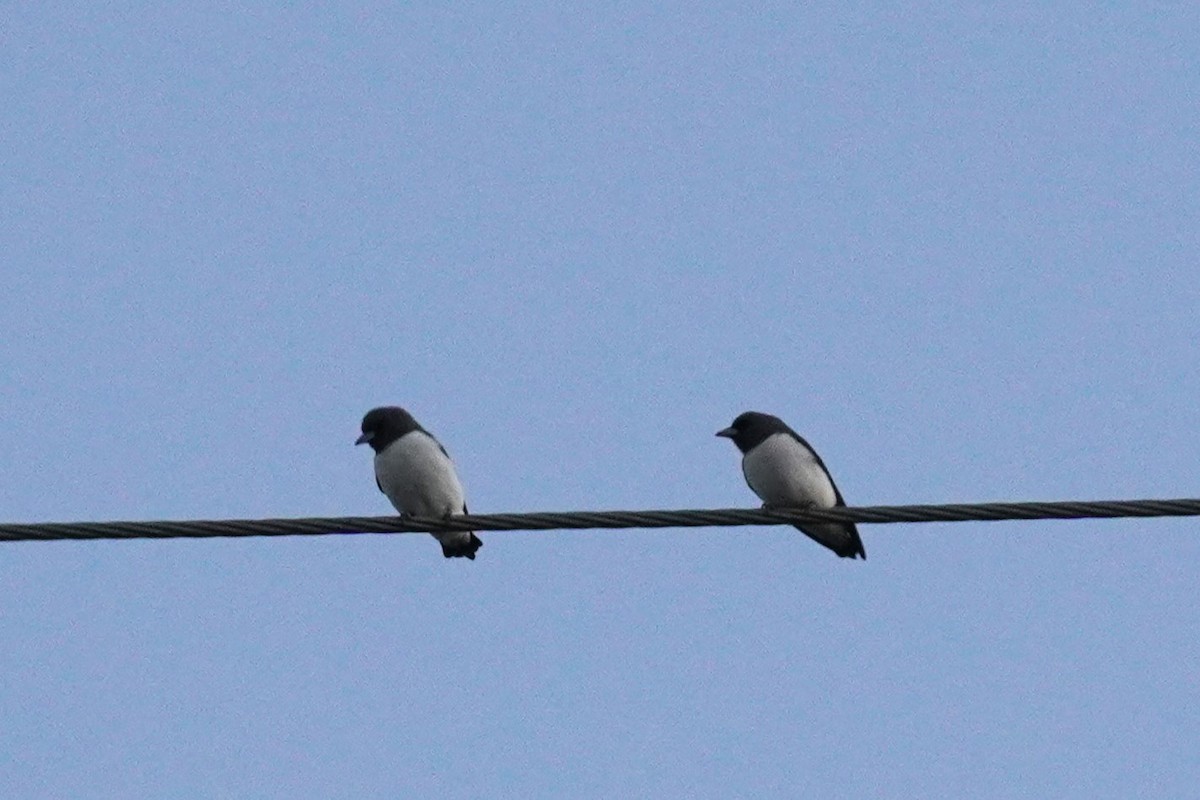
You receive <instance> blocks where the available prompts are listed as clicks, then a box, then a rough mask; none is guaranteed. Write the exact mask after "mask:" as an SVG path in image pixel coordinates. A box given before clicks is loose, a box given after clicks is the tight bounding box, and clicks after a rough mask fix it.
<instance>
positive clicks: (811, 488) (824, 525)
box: [717, 411, 867, 559]
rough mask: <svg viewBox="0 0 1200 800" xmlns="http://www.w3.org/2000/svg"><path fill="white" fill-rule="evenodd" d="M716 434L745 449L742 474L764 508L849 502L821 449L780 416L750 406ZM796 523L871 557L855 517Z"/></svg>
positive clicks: (836, 547)
mask: <svg viewBox="0 0 1200 800" xmlns="http://www.w3.org/2000/svg"><path fill="white" fill-rule="evenodd" d="M717 436H722V437H724V438H726V439H731V440H732V441H733V443H734V444H735V445H737V448H738V450H740V451H741V452H742V474H743V475H745V477H746V483H747V484H749V485H750V488H751V489H753V490H754V493H755V494H756V495H758V496H759V498H760V499H761V500H762V501H763V508H768V509H769V508H795V509H805V508H835V507H838V506H844V505H846V501H845V500H843V499H842V493H841V492H840V491H838V488H837V484H835V483H834V482H833V477H832V476H831V475H830V474H829V470H828V469H827V468H826V467H825V462H823V461H822V460H821V457H820V456H819V455H817V451H816V450H814V449H813V448H812V445H810V444H809V443H808V442H806V441H804V437H802V436H801V435H800V434H798V433H796V432H795V431H794V430H792V429H791V428H789V427H788V426H787V423H785V422H784V421H783V420H781V419H780V418H779V417H775V416H772V415H770V414H763V413H761V412H758V411H747V412H745V413H744V414H740V415H738V417H737V418H736V419H735V420H734V421H733V424H732V425H730V426H729V427H728V428H724V429H722V430H719V431H717ZM795 527H796V529H797V530H799V531H800V532H801V533H804V534H806V535H807V536H808V537H809V538H811V539H813V540H814V541H816V542H817V543H819V544H822V545H824V546H825V547H828V548H829V549H830V550H832V551H833V552H835V553H837V554H838V555H839V556H841V557H842V558H863V559H865V558H866V557H867V551H866V550H865V549H863V543H862V539H860V538H859V536H858V529H857V528H856V527H855V525H854V523H853V522H801V523H799V524H797V525H796V526H795Z"/></svg>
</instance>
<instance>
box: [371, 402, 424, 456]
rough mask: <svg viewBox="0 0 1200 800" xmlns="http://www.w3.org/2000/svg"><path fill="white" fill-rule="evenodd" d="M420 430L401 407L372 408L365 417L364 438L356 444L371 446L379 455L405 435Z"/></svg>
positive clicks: (410, 415)
mask: <svg viewBox="0 0 1200 800" xmlns="http://www.w3.org/2000/svg"><path fill="white" fill-rule="evenodd" d="M419 430H421V426H420V425H419V424H418V423H417V421H416V420H415V419H413V417H412V414H409V413H408V412H407V411H405V410H404V409H403V408H400V407H399V406H383V407H382V408H372V409H371V410H370V411H368V412H367V414H366V416H365V417H363V421H362V436H360V437H358V439H357V440H355V442H354V443H355V444H369V445H371V449H372V450H374V451H375V452H376V453H378V452H380V451H382V450H383V449H384V448H385V447H387V446H388V445H389V444H391V443H392V442H394V441H396V440H397V439H399V438H400V437H401V436H403V435H404V434H406V433H412V432H413V431H419Z"/></svg>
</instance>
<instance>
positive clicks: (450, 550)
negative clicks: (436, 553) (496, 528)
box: [442, 531, 483, 561]
mask: <svg viewBox="0 0 1200 800" xmlns="http://www.w3.org/2000/svg"><path fill="white" fill-rule="evenodd" d="M481 547H483V542H482V541H480V539H479V537H478V536H476V535H475V534H474V533H471V532H470V531H467V534H466V536H456V537H455V538H454V539H453V540H452V541H451V540H444V541H442V555H444V556H445V557H446V558H469V559H471V560H472V561H474V560H475V551H476V550H478V549H479V548H481Z"/></svg>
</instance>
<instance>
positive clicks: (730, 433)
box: [717, 428, 737, 439]
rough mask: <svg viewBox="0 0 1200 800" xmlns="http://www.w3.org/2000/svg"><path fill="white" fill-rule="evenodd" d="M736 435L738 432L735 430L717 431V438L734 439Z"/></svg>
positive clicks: (723, 429)
mask: <svg viewBox="0 0 1200 800" xmlns="http://www.w3.org/2000/svg"><path fill="white" fill-rule="evenodd" d="M736 435H737V431H736V430H734V429H733V428H722V429H721V430H719V431H717V436H724V437H725V438H726V439H732V438H733V437H734V436H736Z"/></svg>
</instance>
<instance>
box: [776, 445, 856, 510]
mask: <svg viewBox="0 0 1200 800" xmlns="http://www.w3.org/2000/svg"><path fill="white" fill-rule="evenodd" d="M787 432H788V433H789V434H791V436H792V438H793V439H795V440H796V441H797V442H799V443H800V444H802V445H804V447H805V449H807V450H808V452H810V453H812V457H813V458H814V459H816V462H817V466H819V467H820V468H821V471H822V472H824V473H825V477H826V478H829V485H830V486H832V487H833V496H834V498H835V499H836V502H834V505H835V506H844V505H846V501H845V500H844V499H842V490H841V489H839V488H838V485H837V481H835V480H834V479H833V475H831V474H830V473H829V467H827V466H825V462H824V461H822V460H821V456H820V455H819V454H818V453H817V451H816V449H814V448H813V446H812V445H811V444H809V443H808V442H807V441H805V439H804V437H803V436H801V435H800V434H798V433H796V432H795V431H794V430H792V429H791V428H788V429H787Z"/></svg>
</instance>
